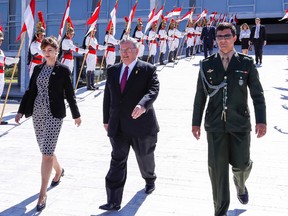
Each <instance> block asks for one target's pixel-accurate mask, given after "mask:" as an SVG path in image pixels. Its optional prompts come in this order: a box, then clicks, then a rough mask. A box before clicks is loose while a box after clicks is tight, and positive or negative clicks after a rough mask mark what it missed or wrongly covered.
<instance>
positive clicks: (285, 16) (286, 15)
mask: <svg viewBox="0 0 288 216" xmlns="http://www.w3.org/2000/svg"><path fill="white" fill-rule="evenodd" d="M284 19H288V9H287V10H286V13H285V15H284V16H283V17H282V19H280V20H279V21H282V20H284Z"/></svg>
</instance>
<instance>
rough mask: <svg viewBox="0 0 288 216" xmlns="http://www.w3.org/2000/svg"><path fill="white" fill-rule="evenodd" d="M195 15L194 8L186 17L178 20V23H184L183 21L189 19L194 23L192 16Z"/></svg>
mask: <svg viewBox="0 0 288 216" xmlns="http://www.w3.org/2000/svg"><path fill="white" fill-rule="evenodd" d="M193 13H194V8H192V9H191V10H190V11H188V12H187V13H186V14H185V15H184V16H182V17H181V18H180V19H177V20H176V22H182V21H183V20H186V19H189V20H190V21H192V16H193Z"/></svg>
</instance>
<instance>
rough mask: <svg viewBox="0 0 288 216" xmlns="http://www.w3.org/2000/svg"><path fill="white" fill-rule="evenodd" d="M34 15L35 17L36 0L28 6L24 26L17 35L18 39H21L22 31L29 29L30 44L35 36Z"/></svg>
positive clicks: (32, 0)
mask: <svg viewBox="0 0 288 216" xmlns="http://www.w3.org/2000/svg"><path fill="white" fill-rule="evenodd" d="M34 17H35V0H31V1H30V4H29V6H28V7H27V8H26V10H25V12H24V23H23V26H22V30H21V32H20V34H19V36H18V37H17V39H16V41H18V40H20V38H21V36H22V33H24V32H26V31H27V34H28V38H29V43H28V45H30V43H31V41H32V38H33V28H34Z"/></svg>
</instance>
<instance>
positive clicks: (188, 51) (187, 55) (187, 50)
mask: <svg viewBox="0 0 288 216" xmlns="http://www.w3.org/2000/svg"><path fill="white" fill-rule="evenodd" d="M189 54H190V47H187V48H186V57H189V56H190V55H189Z"/></svg>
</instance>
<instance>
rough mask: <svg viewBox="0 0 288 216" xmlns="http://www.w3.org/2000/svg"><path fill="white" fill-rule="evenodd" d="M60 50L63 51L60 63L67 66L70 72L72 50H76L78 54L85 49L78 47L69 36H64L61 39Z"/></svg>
mask: <svg viewBox="0 0 288 216" xmlns="http://www.w3.org/2000/svg"><path fill="white" fill-rule="evenodd" d="M62 51H63V57H62V60H61V63H63V64H65V65H66V66H68V68H69V70H70V72H71V73H72V72H73V67H74V57H73V51H74V52H77V53H79V54H84V53H86V51H85V50H84V49H82V48H78V47H77V46H75V45H74V44H73V41H72V40H71V39H70V38H64V39H63V41H62Z"/></svg>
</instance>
